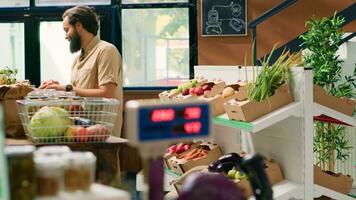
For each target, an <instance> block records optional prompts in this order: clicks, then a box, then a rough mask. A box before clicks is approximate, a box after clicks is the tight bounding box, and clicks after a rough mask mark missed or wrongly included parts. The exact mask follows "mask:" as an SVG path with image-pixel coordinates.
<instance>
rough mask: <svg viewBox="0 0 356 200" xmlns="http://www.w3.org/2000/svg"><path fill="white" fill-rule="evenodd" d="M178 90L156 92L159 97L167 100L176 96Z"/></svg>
mask: <svg viewBox="0 0 356 200" xmlns="http://www.w3.org/2000/svg"><path fill="white" fill-rule="evenodd" d="M178 94H180V92H171V91H163V92H161V93H159V94H158V97H159V99H161V100H164V101H169V100H171V99H173V98H174V97H176V96H177V95H178Z"/></svg>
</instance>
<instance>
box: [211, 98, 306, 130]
mask: <svg viewBox="0 0 356 200" xmlns="http://www.w3.org/2000/svg"><path fill="white" fill-rule="evenodd" d="M300 112H301V107H300V103H299V102H293V103H290V104H288V105H286V106H283V107H282V108H279V109H277V110H275V111H273V112H271V113H268V114H266V115H264V116H262V117H260V118H258V119H257V120H255V121H253V122H243V121H236V120H230V119H229V118H228V116H227V114H223V115H220V116H218V117H216V118H214V120H213V122H214V123H215V124H218V125H223V126H228V127H232V128H238V129H242V130H244V131H247V132H252V133H256V132H258V131H260V130H263V129H265V128H267V127H269V126H271V125H273V124H275V123H277V122H279V121H282V120H284V119H286V118H288V117H290V116H300Z"/></svg>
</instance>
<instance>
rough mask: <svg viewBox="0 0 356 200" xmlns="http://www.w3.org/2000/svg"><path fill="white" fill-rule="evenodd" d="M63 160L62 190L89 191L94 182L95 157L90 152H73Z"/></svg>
mask: <svg viewBox="0 0 356 200" xmlns="http://www.w3.org/2000/svg"><path fill="white" fill-rule="evenodd" d="M63 158H64V190H65V191H67V192H75V191H77V190H83V191H89V190H90V186H91V184H92V183H94V180H95V167H96V157H95V155H94V154H93V153H91V152H73V153H70V154H66V155H64V156H63Z"/></svg>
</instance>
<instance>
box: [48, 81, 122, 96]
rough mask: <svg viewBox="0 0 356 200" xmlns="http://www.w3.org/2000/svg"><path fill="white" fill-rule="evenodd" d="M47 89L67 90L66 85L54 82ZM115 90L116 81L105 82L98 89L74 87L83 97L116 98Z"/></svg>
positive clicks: (76, 93) (77, 93)
mask: <svg viewBox="0 0 356 200" xmlns="http://www.w3.org/2000/svg"><path fill="white" fill-rule="evenodd" d="M46 89H56V90H62V91H64V90H65V86H64V85H58V84H53V85H49V86H47V87H46ZM115 90H117V86H116V84H115V83H105V84H103V85H101V86H99V88H98V89H83V88H78V87H73V91H74V92H75V95H77V96H81V97H106V98H114V94H115Z"/></svg>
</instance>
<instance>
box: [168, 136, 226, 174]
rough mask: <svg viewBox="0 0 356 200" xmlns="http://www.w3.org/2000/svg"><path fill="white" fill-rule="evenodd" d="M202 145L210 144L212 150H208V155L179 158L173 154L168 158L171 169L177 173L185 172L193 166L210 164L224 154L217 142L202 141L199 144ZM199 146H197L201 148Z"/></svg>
mask: <svg viewBox="0 0 356 200" xmlns="http://www.w3.org/2000/svg"><path fill="white" fill-rule="evenodd" d="M202 145H206V146H209V149H210V150H209V151H208V154H207V155H206V156H204V157H201V158H199V159H193V160H185V159H179V158H177V156H173V157H171V158H170V159H168V167H169V168H170V169H171V171H172V172H174V173H176V174H184V173H185V172H187V171H188V170H190V169H192V168H193V167H196V166H199V165H208V164H210V163H212V162H214V161H216V160H217V159H218V158H219V157H220V156H221V155H222V152H221V149H220V147H219V146H218V145H217V144H215V143H212V142H202V143H201V144H200V145H199V146H202ZM199 146H198V147H197V148H199ZM192 150H193V149H191V150H190V151H192ZM190 151H188V152H185V153H183V154H182V155H185V154H188V153H189V152H190Z"/></svg>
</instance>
